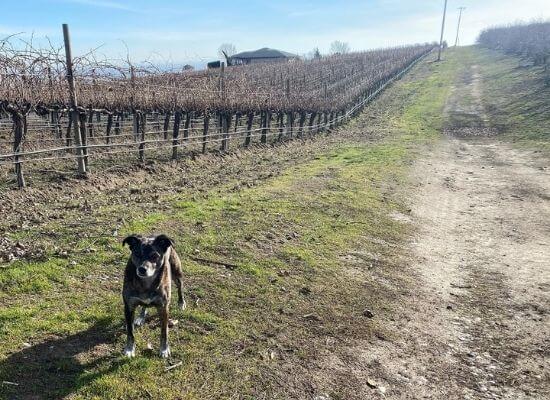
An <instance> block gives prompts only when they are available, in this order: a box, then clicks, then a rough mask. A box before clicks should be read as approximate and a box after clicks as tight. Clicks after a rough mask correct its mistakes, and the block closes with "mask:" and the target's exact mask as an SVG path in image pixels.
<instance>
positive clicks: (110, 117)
mask: <svg viewBox="0 0 550 400" xmlns="http://www.w3.org/2000/svg"><path fill="white" fill-rule="evenodd" d="M112 127H113V113H112V112H108V114H107V128H106V130H105V143H107V144H109V143H110V142H111V129H112Z"/></svg>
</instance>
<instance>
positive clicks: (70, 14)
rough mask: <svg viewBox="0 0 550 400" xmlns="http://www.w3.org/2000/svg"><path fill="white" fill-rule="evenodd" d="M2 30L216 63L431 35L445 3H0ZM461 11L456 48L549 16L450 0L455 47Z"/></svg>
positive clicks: (548, 9)
mask: <svg viewBox="0 0 550 400" xmlns="http://www.w3.org/2000/svg"><path fill="white" fill-rule="evenodd" d="M4 3H5V4H4V5H3V7H2V17H1V18H0V36H5V35H8V34H13V33H17V32H25V34H24V35H23V37H29V36H30V35H31V34H33V35H34V37H35V38H37V40H40V39H42V38H44V37H46V36H47V37H49V38H50V39H51V40H52V41H53V42H55V43H59V42H60V41H61V24H62V23H63V22H66V23H68V24H69V25H70V28H71V36H72V42H73V52H75V53H76V54H79V53H83V52H86V51H88V50H89V49H91V48H95V47H97V46H99V45H102V47H101V49H100V50H99V51H100V52H101V53H102V54H105V55H106V56H107V57H109V58H120V57H125V55H126V46H127V47H128V49H129V52H130V54H131V57H132V59H133V60H134V61H142V60H144V59H154V60H155V61H157V62H174V63H177V64H181V63H185V62H191V63H197V62H199V63H200V62H204V61H207V60H211V59H217V48H218V47H219V45H220V44H221V43H224V42H231V43H234V44H235V46H236V47H237V50H238V51H244V50H251V49H256V48H259V47H266V46H267V47H274V48H279V49H281V50H286V51H290V52H294V53H298V54H304V53H307V52H309V51H310V50H311V49H312V48H313V47H319V48H320V49H321V52H326V51H328V48H329V46H330V43H331V42H332V41H334V40H340V41H344V42H348V43H349V44H350V46H351V48H352V49H353V50H363V49H369V48H377V47H383V46H393V45H400V44H407V43H416V42H426V41H434V40H438V38H439V29H440V24H441V13H442V9H443V0H419V1H414V0H407V1H404V0H363V1H355V0H350V1H325V0H315V1H302V0H293V1H292V0H282V1H275V0H273V1H263V0H257V1H241V0H233V1H226V2H217V1H210V0H199V1H197V0H195V1H177V0H166V1H145V0H133V1H130V0H17V1H15V2H13V1H8V0H4ZM459 6H465V7H467V9H466V12H465V14H464V20H463V25H462V26H463V31H462V40H461V44H471V43H473V42H474V41H475V38H476V36H477V34H478V33H479V31H480V30H481V29H482V28H484V27H486V26H490V25H495V24H502V23H507V22H513V21H516V20H530V19H533V18H550V0H521V1H518V0H449V12H448V23H447V29H446V35H445V38H446V39H447V40H448V41H449V42H452V43H454V36H455V32H456V22H457V17H458V11H457V7H459Z"/></svg>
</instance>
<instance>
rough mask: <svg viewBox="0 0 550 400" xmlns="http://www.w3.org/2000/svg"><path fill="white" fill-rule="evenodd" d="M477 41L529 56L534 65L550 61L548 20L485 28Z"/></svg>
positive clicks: (489, 46)
mask: <svg viewBox="0 0 550 400" xmlns="http://www.w3.org/2000/svg"><path fill="white" fill-rule="evenodd" d="M478 43H479V44H480V45H482V46H484V47H488V48H490V49H495V50H501V51H504V52H506V53H508V54H515V55H519V56H522V57H529V58H530V59H532V60H533V61H534V63H535V65H544V66H545V68H546V70H548V63H549V62H550V21H539V22H532V23H526V24H514V25H507V26H499V27H493V28H488V29H485V30H484V31H483V32H481V34H480V35H479V38H478Z"/></svg>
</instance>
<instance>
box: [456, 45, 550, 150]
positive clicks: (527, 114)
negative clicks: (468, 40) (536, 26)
mask: <svg viewBox="0 0 550 400" xmlns="http://www.w3.org/2000/svg"><path fill="white" fill-rule="evenodd" d="M460 55H461V57H462V59H463V61H464V63H465V65H467V66H471V65H477V66H478V67H479V73H480V75H481V86H482V103H483V105H484V107H485V112H486V114H487V116H488V117H489V123H490V126H491V127H493V128H495V129H496V130H497V132H498V133H499V134H500V135H501V136H500V138H501V139H506V140H509V141H511V142H513V143H514V144H515V145H517V146H519V147H523V148H529V149H536V150H537V151H541V152H543V153H544V154H545V155H550V85H549V84H548V82H547V79H548V78H547V77H548V73H547V72H545V71H544V70H543V68H542V67H536V66H533V65H532V62H531V61H529V60H527V59H521V58H518V57H512V56H509V55H504V54H502V53H500V52H497V51H494V50H488V49H483V48H480V47H466V48H462V49H460Z"/></svg>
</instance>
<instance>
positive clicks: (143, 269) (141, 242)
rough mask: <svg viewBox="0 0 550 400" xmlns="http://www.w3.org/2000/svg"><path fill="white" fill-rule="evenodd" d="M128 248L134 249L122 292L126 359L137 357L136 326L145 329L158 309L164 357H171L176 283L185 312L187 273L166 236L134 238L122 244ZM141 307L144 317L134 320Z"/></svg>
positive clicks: (129, 237)
mask: <svg viewBox="0 0 550 400" xmlns="http://www.w3.org/2000/svg"><path fill="white" fill-rule="evenodd" d="M125 244H127V245H128V246H129V247H130V251H131V255H130V258H129V260H128V263H127V264H126V270H125V272H124V284H123V288H122V299H123V301H124V316H125V319H126V330H127V335H128V336H127V341H126V347H125V348H124V355H126V357H134V356H135V354H136V345H135V340H134V326H141V325H142V324H143V323H144V322H145V318H146V316H147V308H148V307H156V308H157V310H158V313H159V316H160V321H161V328H160V329H161V331H160V332H161V335H160V356H161V357H163V358H167V357H170V346H169V345H168V321H169V320H168V311H169V306H170V296H171V290H172V279H174V281H175V283H176V287H177V289H178V307H179V308H180V309H181V310H184V309H185V299H184V297H183V282H182V280H183V273H182V271H181V261H180V258H179V256H178V253H176V249H175V248H174V242H173V240H172V239H170V238H169V237H168V236H166V235H158V236H153V237H142V236H139V235H131V236H128V237H127V238H125V239H124V240H123V241H122V245H123V246H124V245H125ZM138 306H141V313H140V315H139V317H138V318H136V319H135V320H134V315H135V311H136V309H137V307H138Z"/></svg>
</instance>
